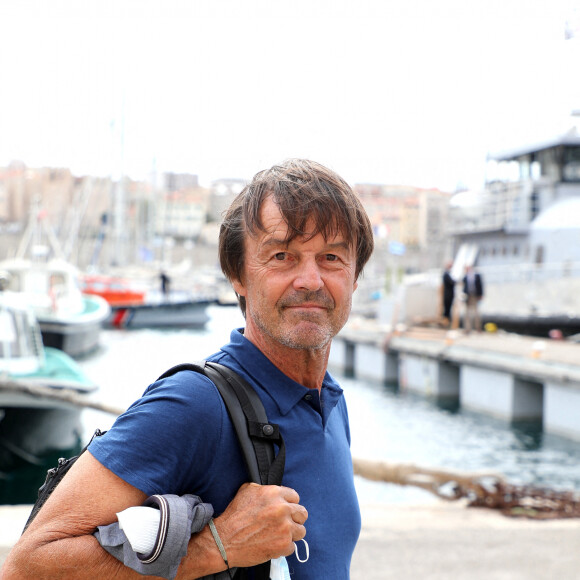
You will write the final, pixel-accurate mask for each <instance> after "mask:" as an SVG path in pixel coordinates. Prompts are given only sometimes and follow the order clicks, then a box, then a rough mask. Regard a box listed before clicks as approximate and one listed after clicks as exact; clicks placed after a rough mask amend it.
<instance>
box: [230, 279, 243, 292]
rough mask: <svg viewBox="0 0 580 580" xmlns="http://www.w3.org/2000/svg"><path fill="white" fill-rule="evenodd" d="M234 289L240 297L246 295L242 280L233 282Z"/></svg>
mask: <svg viewBox="0 0 580 580" xmlns="http://www.w3.org/2000/svg"><path fill="white" fill-rule="evenodd" d="M232 288H233V289H234V292H235V293H236V294H238V295H240V296H245V295H246V287H245V286H244V285H243V284H242V282H241V281H240V280H232Z"/></svg>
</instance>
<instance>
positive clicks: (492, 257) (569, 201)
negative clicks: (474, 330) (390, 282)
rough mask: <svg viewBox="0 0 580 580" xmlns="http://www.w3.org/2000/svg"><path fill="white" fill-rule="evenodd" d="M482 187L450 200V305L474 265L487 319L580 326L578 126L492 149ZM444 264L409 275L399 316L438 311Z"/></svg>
mask: <svg viewBox="0 0 580 580" xmlns="http://www.w3.org/2000/svg"><path fill="white" fill-rule="evenodd" d="M489 165H490V169H489V170H488V172H487V183H486V187H485V189H484V191H481V192H462V193H458V194H456V195H455V196H453V197H452V198H451V200H450V224H449V234H450V236H451V239H452V242H453V255H454V259H455V261H454V266H453V270H452V274H453V277H454V278H455V280H456V281H457V282H458V286H457V291H456V300H455V307H456V308H459V309H461V292H462V284H461V280H462V278H463V275H464V270H465V267H466V266H467V265H474V266H475V268H476V270H477V271H479V272H480V273H481V275H482V277H483V281H484V291H485V295H484V299H483V300H482V301H481V303H480V307H479V310H480V313H481V316H482V321H483V323H485V322H493V323H495V324H496V325H497V326H498V327H500V328H504V329H506V330H513V331H516V332H522V333H526V334H534V335H542V336H545V335H548V334H549V333H550V331H551V330H556V331H558V330H559V331H561V332H562V333H563V335H564V336H566V335H571V334H577V333H579V332H580V132H579V131H578V129H577V128H576V127H572V128H571V129H570V130H569V131H568V132H566V133H564V134H561V135H557V136H555V137H554V138H552V139H549V140H546V141H543V142H539V143H533V144H529V145H526V146H523V147H521V148H518V149H514V150H512V151H506V152H502V153H498V154H495V155H490V156H489ZM441 276H442V272H441V271H431V272H427V273H424V274H417V275H412V276H408V277H407V278H406V279H405V282H404V285H403V287H402V288H399V296H398V305H397V312H396V315H395V316H394V319H396V320H397V321H398V322H405V323H409V322H413V321H414V320H415V321H417V320H429V319H430V320H434V319H436V318H437V316H438V315H439V313H440V303H441V300H440V298H439V291H440V286H441Z"/></svg>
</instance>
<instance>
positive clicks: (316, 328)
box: [234, 198, 357, 351]
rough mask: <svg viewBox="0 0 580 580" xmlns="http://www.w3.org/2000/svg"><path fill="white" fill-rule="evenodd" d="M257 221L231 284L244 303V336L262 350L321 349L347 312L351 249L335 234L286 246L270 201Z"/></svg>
mask: <svg viewBox="0 0 580 580" xmlns="http://www.w3.org/2000/svg"><path fill="white" fill-rule="evenodd" d="M261 218H262V223H263V225H264V227H265V229H266V232H260V233H259V234H258V236H257V237H255V238H254V237H250V236H248V237H247V238H246V242H245V244H246V246H245V264H244V270H243V280H241V281H237V282H235V283H234V289H235V291H236V292H237V293H238V294H240V295H242V296H244V297H245V298H246V329H245V335H246V337H247V338H248V339H249V340H251V341H252V342H254V343H255V344H257V345H258V346H259V347H260V348H262V350H264V351H267V349H268V348H281V347H290V348H295V349H319V348H322V347H325V346H327V345H328V344H329V343H330V341H331V339H332V338H333V337H334V336H335V335H336V334H337V333H338V331H339V330H340V329H341V328H342V327H343V326H344V324H345V322H346V321H347V319H348V315H349V313H350V308H351V301H352V293H353V292H354V290H355V289H356V286H357V283H356V281H355V266H356V256H355V250H354V248H352V247H351V248H349V247H348V245H347V243H346V240H344V239H343V238H342V236H340V235H339V236H336V237H334V238H332V239H328V240H325V239H324V238H323V237H322V235H320V234H318V235H316V236H315V237H314V238H312V239H310V240H307V241H306V240H304V239H303V238H296V239H294V240H292V242H290V243H289V244H287V243H286V242H285V241H284V240H285V239H286V237H287V231H288V228H287V225H286V223H285V222H284V220H283V219H282V215H281V214H280V211H279V210H278V207H277V206H276V204H275V203H274V202H273V201H272V199H271V198H267V199H266V200H265V202H264V204H263V206H262V209H261ZM312 229H314V226H313V224H312Z"/></svg>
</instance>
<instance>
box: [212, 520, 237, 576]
mask: <svg viewBox="0 0 580 580" xmlns="http://www.w3.org/2000/svg"><path fill="white" fill-rule="evenodd" d="M209 529H210V531H211V535H212V536H213V539H214V540H215V543H216V544H217V547H218V550H219V551H220V554H221V556H222V558H223V560H224V562H225V563H226V566H227V568H228V575H229V577H230V578H233V576H232V571H231V570H230V565H229V563H228V555H227V554H226V549H225V548H224V545H223V543H222V540H221V538H220V536H219V534H218V531H217V528H216V527H215V524H214V521H213V518H212V519H211V520H209Z"/></svg>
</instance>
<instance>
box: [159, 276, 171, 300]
mask: <svg viewBox="0 0 580 580" xmlns="http://www.w3.org/2000/svg"><path fill="white" fill-rule="evenodd" d="M159 278H160V279H161V293H162V294H163V296H164V297H165V298H167V296H168V295H169V283H170V279H169V276H168V275H167V274H166V273H165V272H164V271H163V272H161V274H159Z"/></svg>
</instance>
